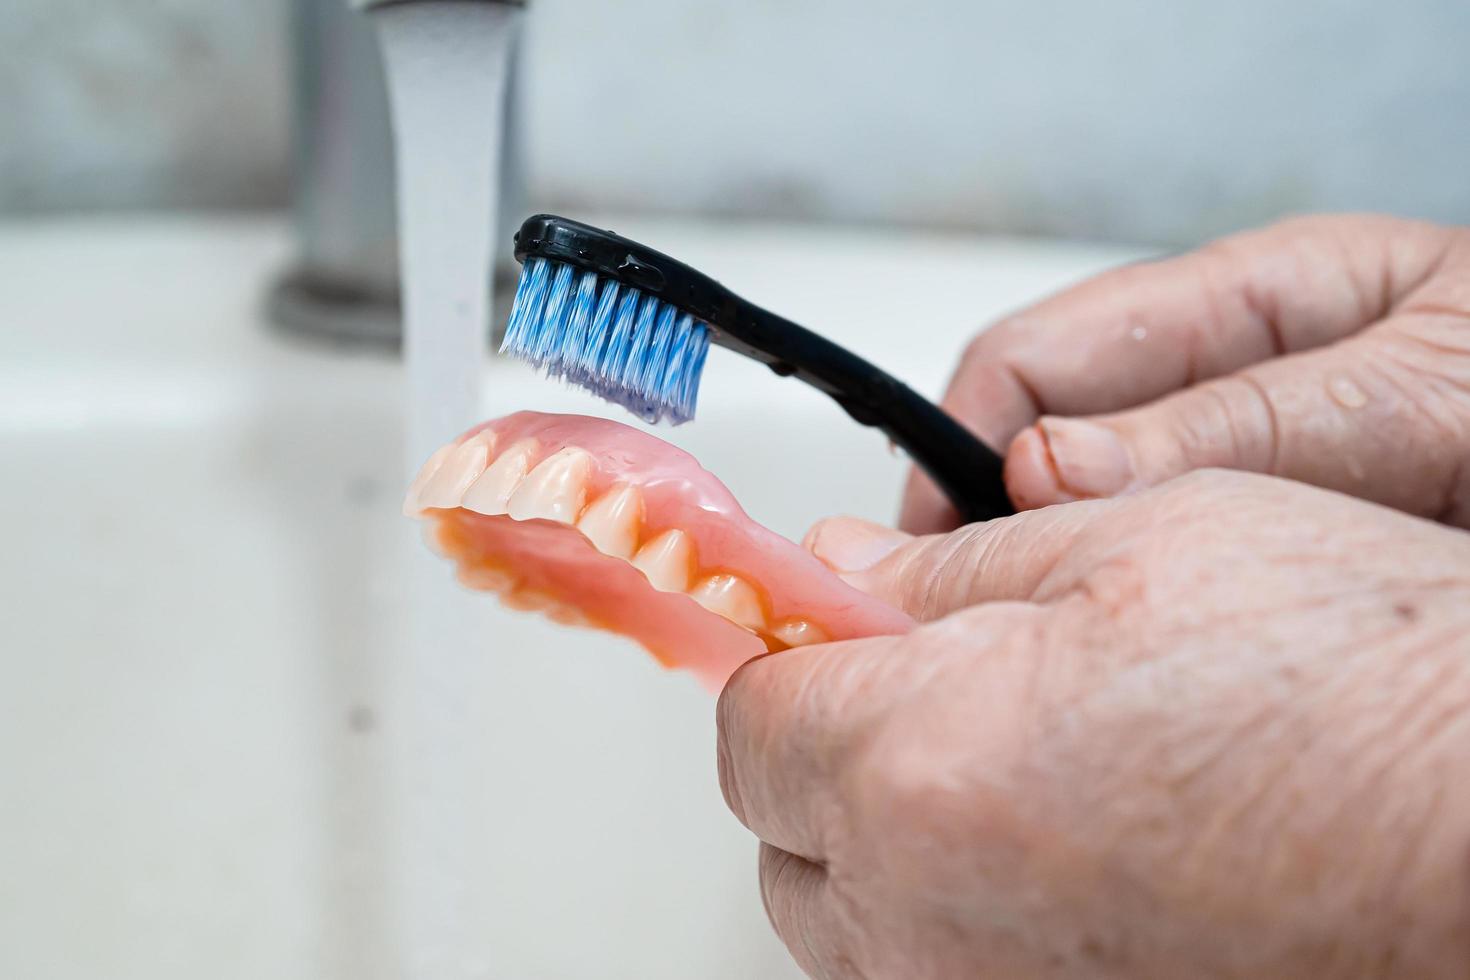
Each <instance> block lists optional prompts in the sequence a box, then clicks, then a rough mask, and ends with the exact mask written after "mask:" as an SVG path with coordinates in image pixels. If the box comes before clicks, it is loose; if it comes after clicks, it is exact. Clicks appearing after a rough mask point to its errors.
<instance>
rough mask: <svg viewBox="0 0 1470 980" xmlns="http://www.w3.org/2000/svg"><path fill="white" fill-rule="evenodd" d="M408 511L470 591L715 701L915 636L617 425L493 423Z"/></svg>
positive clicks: (438, 468) (712, 484)
mask: <svg viewBox="0 0 1470 980" xmlns="http://www.w3.org/2000/svg"><path fill="white" fill-rule="evenodd" d="M496 447H502V448H501V449H500V451H499V452H498V453H497V452H496ZM404 509H405V511H406V512H407V513H410V514H414V515H420V516H426V517H429V518H431V519H433V520H436V521H438V522H439V529H440V533H439V535H438V538H437V547H439V548H440V549H442V550H444V551H445V552H446V553H448V554H449V555H450V556H451V557H453V558H454V559H455V560H456V561H457V562H458V563H459V564H460V566H461V579H462V580H463V581H465V582H466V584H468V585H470V586H471V587H476V588H483V589H487V590H489V591H495V592H498V593H500V594H501V595H502V596H503V597H504V599H505V601H506V602H507V603H508V604H511V605H512V606H514V607H517V608H536V609H540V610H542V611H544V612H546V613H547V614H548V615H551V616H552V618H554V619H556V620H557V621H559V622H566V623H589V622H590V623H592V624H595V625H598V626H602V627H604V628H608V629H612V630H615V631H617V632H621V633H625V634H628V635H630V636H633V637H634V638H635V639H638V640H640V641H641V642H643V643H644V645H645V646H647V647H648V648H649V649H650V650H652V651H653V652H654V653H655V654H657V655H658V656H659V657H660V659H662V660H664V661H665V662H666V663H672V664H675V665H680V666H686V667H689V668H691V669H693V670H695V671H696V672H697V673H699V674H700V675H701V676H702V677H703V678H704V679H705V680H706V682H707V683H710V684H711V685H718V684H721V683H723V681H724V679H725V678H726V677H728V675H729V674H730V673H731V672H732V671H733V670H734V669H735V668H736V667H738V666H739V665H740V663H742V662H744V660H746V659H749V657H751V656H755V655H757V654H759V653H762V652H765V651H766V650H768V649H782V648H785V647H793V646H803V645H807V644H810V643H816V642H825V641H826V640H828V639H844V638H851V637H857V636H868V635H874V634H881V633H898V632H904V631H906V630H907V629H909V628H911V627H912V625H913V622H912V620H910V619H909V618H908V617H907V616H906V615H904V614H903V613H902V612H900V611H898V610H896V609H894V608H892V607H890V606H888V605H886V604H884V603H882V602H879V601H877V600H874V599H871V598H869V597H867V596H865V595H863V594H862V593H860V592H857V591H856V590H854V589H852V588H851V587H850V586H848V585H847V584H846V583H844V582H843V581H842V580H841V579H839V578H837V576H836V575H834V574H833V573H832V572H830V571H829V570H828V569H827V568H826V566H824V565H822V564H821V563H820V562H818V561H817V560H816V559H815V558H813V557H812V556H811V555H810V554H809V553H808V552H806V551H805V550H803V549H802V548H800V547H798V546H797V545H795V544H793V543H792V542H790V541H788V540H786V539H785V538H782V537H781V536H779V535H777V534H775V533H773V532H771V531H768V530H767V529H765V528H764V527H761V526H760V525H759V524H757V523H755V522H754V521H752V520H751V519H750V518H749V517H747V516H746V515H745V512H744V511H743V510H741V508H740V506H739V504H737V503H736V502H735V500H734V498H733V497H731V496H730V493H729V491H728V490H726V489H725V487H724V486H723V484H721V483H720V482H719V481H718V480H717V479H716V478H715V477H714V476H712V475H711V474H710V473H708V472H707V471H705V470H704V469H703V468H702V467H700V466H699V464H698V463H697V462H696V461H695V460H694V459H693V457H691V456H689V455H688V454H686V453H684V452H682V451H680V450H678V449H677V448H675V447H673V446H670V445H669V444H667V443H665V442H663V441H662V440H660V439H657V438H655V437H654V436H651V435H648V434H646V433H643V432H640V431H638V430H635V429H632V428H630V427H628V426H625V425H621V424H619V423H616V422H611V421H608V420H605V419H594V418H587V417H583V416H566V415H543V414H540V413H535V412H520V413H517V414H515V415H511V416H507V417H506V418H503V419H499V420H497V421H495V422H492V423H489V424H488V425H486V426H483V427H481V428H479V429H477V430H474V431H473V432H471V433H470V434H469V435H468V436H467V437H466V438H464V439H462V440H461V441H459V442H458V443H457V444H455V445H454V446H451V447H445V449H441V450H440V451H439V452H437V453H435V454H434V456H433V457H432V458H431V459H430V461H429V462H428V463H427V464H426V465H425V467H424V470H423V471H422V472H421V473H420V475H419V477H418V478H417V479H416V480H415V481H414V485H413V486H412V487H410V489H409V493H408V495H407V498H406V500H405V503H404ZM574 528H575V529H574Z"/></svg>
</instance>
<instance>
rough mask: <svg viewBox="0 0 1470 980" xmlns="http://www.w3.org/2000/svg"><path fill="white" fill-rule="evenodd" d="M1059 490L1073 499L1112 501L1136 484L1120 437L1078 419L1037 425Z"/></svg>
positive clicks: (1059, 420)
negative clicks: (1118, 494)
mask: <svg viewBox="0 0 1470 980" xmlns="http://www.w3.org/2000/svg"><path fill="white" fill-rule="evenodd" d="M1037 428H1038V429H1039V430H1040V431H1041V437H1042V439H1044V440H1045V441H1046V451H1047V454H1048V455H1049V456H1050V458H1051V463H1052V467H1053V469H1054V470H1055V471H1056V478H1057V483H1058V485H1059V488H1060V489H1061V490H1063V491H1064V492H1066V493H1069V494H1071V495H1072V496H1073V497H1110V496H1112V495H1114V494H1116V493H1121V492H1122V491H1123V490H1125V489H1127V487H1128V485H1129V484H1130V483H1132V482H1133V480H1134V472H1133V463H1132V461H1131V460H1130V459H1129V458H1128V450H1127V449H1126V448H1125V447H1124V445H1123V441H1122V440H1121V439H1119V438H1118V436H1117V433H1115V432H1114V431H1113V430H1112V429H1109V428H1108V427H1107V426H1104V425H1098V424H1096V423H1094V422H1083V421H1080V420H1078V419H1054V418H1044V419H1042V420H1041V421H1039V422H1038V423H1037Z"/></svg>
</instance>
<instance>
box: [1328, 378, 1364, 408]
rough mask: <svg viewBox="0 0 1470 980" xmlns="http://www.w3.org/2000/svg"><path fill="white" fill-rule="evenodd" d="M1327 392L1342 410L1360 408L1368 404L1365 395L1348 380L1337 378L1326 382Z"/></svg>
mask: <svg viewBox="0 0 1470 980" xmlns="http://www.w3.org/2000/svg"><path fill="white" fill-rule="evenodd" d="M1327 392H1328V394H1330V395H1331V396H1332V400H1333V401H1335V402H1337V403H1338V404H1339V405H1341V406H1342V407H1343V408H1362V407H1363V406H1364V405H1366V404H1368V395H1367V393H1366V392H1365V391H1363V389H1362V388H1359V387H1358V385H1357V384H1356V383H1355V382H1354V381H1353V380H1352V379H1350V378H1344V377H1341V376H1338V377H1336V378H1333V379H1332V380H1331V381H1328V382H1327Z"/></svg>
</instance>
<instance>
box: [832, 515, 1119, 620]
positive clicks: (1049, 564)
mask: <svg viewBox="0 0 1470 980" xmlns="http://www.w3.org/2000/svg"><path fill="white" fill-rule="evenodd" d="M1128 510H1129V508H1127V507H1125V506H1124V505H1123V504H1122V503H1120V502H1115V501H1092V502H1089V503H1084V504H1080V505H1079V504H1074V505H1071V506H1067V507H1056V508H1049V509H1046V510H1041V511H1028V512H1023V513H1020V514H1016V515H1014V516H1012V517H1003V518H1000V519H998V520H993V521H987V522H985V523H983V524H971V525H968V526H967V527H963V528H960V529H959V530H958V531H953V532H950V533H949V534H936V535H929V536H925V537H912V538H911V537H909V536H907V535H903V534H901V533H898V532H893V531H888V530H887V529H886V528H882V527H880V526H878V525H873V524H869V523H868V522H866V521H861V520H858V519H857V518H852V517H834V518H830V519H828V520H826V521H823V522H821V523H820V524H818V525H817V526H816V527H814V528H813V529H812V530H811V531H810V532H809V533H808V535H807V542H808V546H809V547H810V548H811V549H812V552H813V554H815V555H816V556H817V557H818V558H820V559H821V560H822V561H823V562H825V563H826V564H827V565H828V567H830V568H832V569H833V570H835V571H837V572H838V573H839V574H840V575H842V577H843V578H844V579H845V580H846V581H847V582H848V583H850V584H851V585H854V586H856V587H857V588H859V589H862V590H863V591H864V592H867V593H868V594H869V595H873V596H875V597H877V598H880V599H883V600H884V601H886V602H890V603H892V604H893V605H895V606H898V607H899V608H900V609H903V610H904V611H905V612H907V613H908V614H909V615H911V616H913V617H915V618H916V619H920V620H929V619H937V618H939V617H941V616H945V615H948V614H949V613H951V612H953V611H955V610H956V609H963V608H965V607H967V606H972V605H975V604H977V603H981V602H996V601H1003V600H1023V601H1043V600H1045V599H1046V598H1048V597H1049V596H1050V595H1051V594H1053V593H1055V592H1056V591H1058V590H1062V589H1066V588H1068V587H1070V586H1071V585H1072V584H1074V583H1075V582H1076V581H1077V580H1078V579H1079V578H1080V576H1081V575H1082V573H1083V571H1084V570H1085V564H1084V562H1083V558H1084V557H1085V555H1084V549H1082V548H1080V547H1079V542H1080V541H1081V539H1082V538H1084V537H1093V538H1107V539H1113V538H1114V537H1116V536H1117V535H1121V534H1125V533H1127V532H1126V528H1127V527H1128V526H1129V524H1130V522H1131V521H1133V519H1134V518H1133V516H1132V515H1130V514H1128V513H1126V511H1128ZM878 542H881V545H880V544H878ZM885 549H886V550H885Z"/></svg>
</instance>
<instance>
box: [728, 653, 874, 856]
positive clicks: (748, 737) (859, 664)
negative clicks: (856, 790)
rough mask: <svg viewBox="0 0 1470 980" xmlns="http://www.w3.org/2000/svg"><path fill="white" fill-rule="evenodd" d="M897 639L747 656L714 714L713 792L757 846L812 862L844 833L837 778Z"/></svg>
mask: <svg viewBox="0 0 1470 980" xmlns="http://www.w3.org/2000/svg"><path fill="white" fill-rule="evenodd" d="M901 641H902V637H879V638H875V639H869V640H852V641H847V642H843V643H827V644H819V645H816V646H809V647H797V648H795V649H791V650H786V651H783V652H782V653H780V654H777V655H773V656H767V657H761V658H758V659H756V660H752V661H751V662H749V663H747V664H746V665H745V666H743V667H741V668H740V669H739V670H738V671H736V672H735V675H734V676H733V677H731V678H730V680H729V682H728V683H727V684H726V685H725V689H724V691H722V692H721V694H720V701H719V706H718V708H717V711H716V722H717V725H718V761H719V773H720V788H721V790H723V792H724V794H725V802H726V804H727V805H728V806H729V807H730V810H731V812H732V813H734V814H735V816H736V818H737V819H739V820H740V822H741V823H743V824H744V825H745V826H746V827H748V828H749V829H750V831H751V832H752V833H754V834H755V835H756V836H757V837H759V838H760V839H761V840H763V841H765V842H766V843H768V844H773V845H775V846H776V847H779V848H781V849H782V850H783V851H789V852H790V853H792V854H797V855H800V856H801V857H803V858H806V859H807V860H809V861H812V862H814V863H821V862H824V861H826V860H827V858H828V857H829V835H831V834H832V833H834V832H836V833H840V832H841V820H842V817H843V813H844V807H845V805H846V804H845V803H844V797H843V793H842V792H841V787H840V786H839V774H840V773H841V772H842V771H843V768H844V766H846V765H847V763H848V760H849V759H850V758H851V756H852V753H853V751H854V742H855V740H856V738H857V733H859V732H861V731H863V729H864V727H865V725H866V724H867V722H868V721H869V720H870V719H871V718H873V717H874V716H875V714H876V713H878V712H881V711H882V710H883V708H884V706H885V705H886V704H887V703H888V700H887V698H888V696H889V693H890V692H886V691H884V690H883V679H884V678H885V677H887V676H888V675H889V674H891V673H892V672H893V670H894V669H895V666H896V661H895V660H894V651H895V650H896V648H897V646H898V645H899V644H900V643H901Z"/></svg>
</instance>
